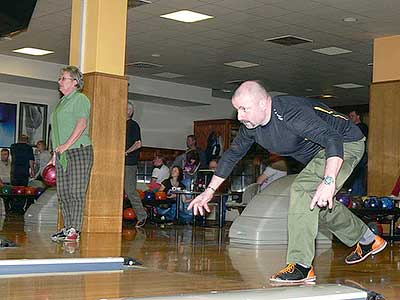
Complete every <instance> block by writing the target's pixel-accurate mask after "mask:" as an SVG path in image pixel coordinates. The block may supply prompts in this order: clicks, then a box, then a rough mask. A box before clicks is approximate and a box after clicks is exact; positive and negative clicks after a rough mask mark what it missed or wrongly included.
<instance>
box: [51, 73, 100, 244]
mask: <svg viewBox="0 0 400 300" xmlns="http://www.w3.org/2000/svg"><path fill="white" fill-rule="evenodd" d="M58 85H59V90H60V92H61V93H62V94H63V97H62V98H61V99H60V102H59V103H58V104H57V107H56V108H55V110H54V113H53V116H52V134H53V137H52V141H53V149H54V154H53V158H52V160H51V161H50V162H49V164H53V165H55V166H56V170H57V194H58V198H59V199H60V201H61V210H62V214H63V218H64V224H65V227H64V228H63V229H62V230H60V231H59V232H57V233H55V234H53V235H52V237H51V239H52V240H53V241H78V240H79V237H80V231H81V229H82V222H83V213H84V209H85V202H86V190H87V186H88V183H89V179H90V172H91V169H92V165H93V147H92V142H91V140H90V137H89V121H90V109H91V106H90V101H89V99H88V98H87V97H86V96H85V95H84V94H82V93H81V90H82V88H83V75H82V73H81V71H80V70H79V69H78V68H77V67H74V66H68V67H65V68H63V69H62V70H61V72H60V77H59V79H58Z"/></svg>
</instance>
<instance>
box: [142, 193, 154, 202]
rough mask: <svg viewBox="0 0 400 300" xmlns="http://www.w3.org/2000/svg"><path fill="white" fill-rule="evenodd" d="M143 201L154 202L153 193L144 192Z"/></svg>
mask: <svg viewBox="0 0 400 300" xmlns="http://www.w3.org/2000/svg"><path fill="white" fill-rule="evenodd" d="M144 200H145V201H154V200H155V194H154V192H150V191H146V192H145V193H144Z"/></svg>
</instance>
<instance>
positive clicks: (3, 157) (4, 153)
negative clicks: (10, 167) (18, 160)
mask: <svg viewBox="0 0 400 300" xmlns="http://www.w3.org/2000/svg"><path fill="white" fill-rule="evenodd" d="M8 157H9V154H8V152H7V151H1V160H2V161H8Z"/></svg>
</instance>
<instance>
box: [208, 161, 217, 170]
mask: <svg viewBox="0 0 400 300" xmlns="http://www.w3.org/2000/svg"><path fill="white" fill-rule="evenodd" d="M217 166H218V163H217V162H216V161H215V160H212V161H210V163H209V164H208V168H209V169H210V170H214V171H215V170H216V169H217Z"/></svg>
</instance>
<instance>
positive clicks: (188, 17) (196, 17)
mask: <svg viewBox="0 0 400 300" xmlns="http://www.w3.org/2000/svg"><path fill="white" fill-rule="evenodd" d="M160 17H161V18H166V19H171V20H175V21H180V22H185V23H193V22H198V21H203V20H207V19H211V18H214V17H213V16H209V15H203V14H200V13H197V12H194V11H190V10H180V11H176V12H173V13H170V14H166V15H161V16H160Z"/></svg>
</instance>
